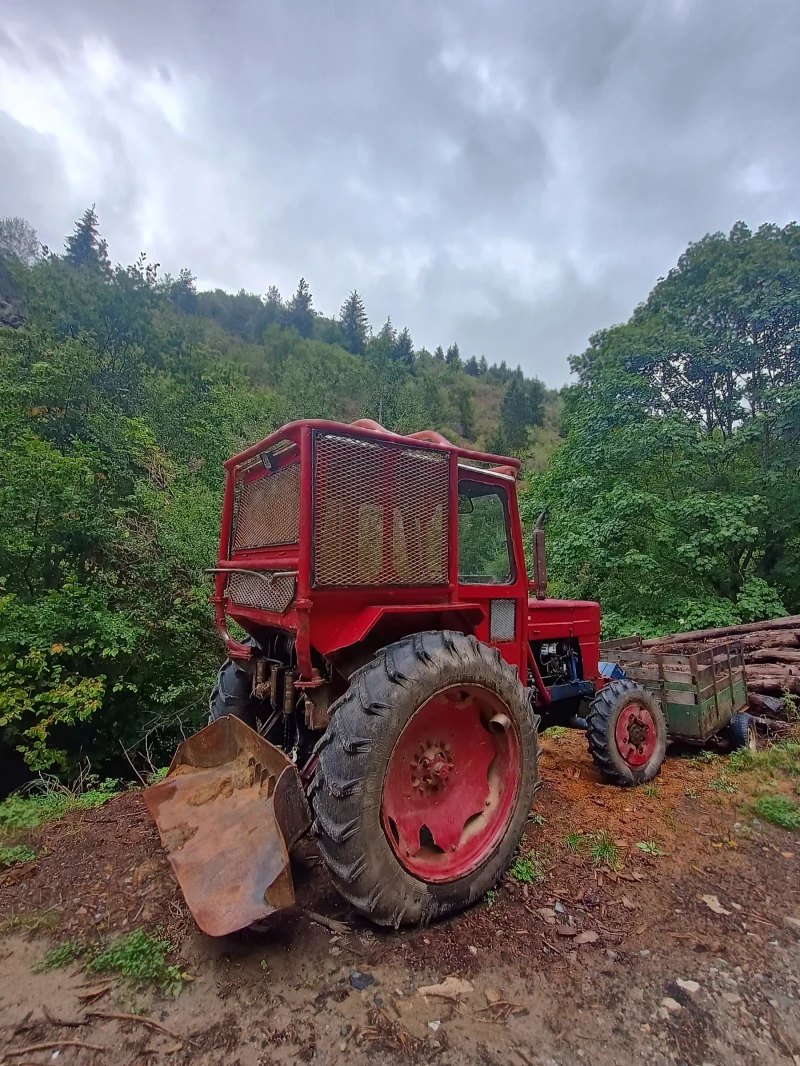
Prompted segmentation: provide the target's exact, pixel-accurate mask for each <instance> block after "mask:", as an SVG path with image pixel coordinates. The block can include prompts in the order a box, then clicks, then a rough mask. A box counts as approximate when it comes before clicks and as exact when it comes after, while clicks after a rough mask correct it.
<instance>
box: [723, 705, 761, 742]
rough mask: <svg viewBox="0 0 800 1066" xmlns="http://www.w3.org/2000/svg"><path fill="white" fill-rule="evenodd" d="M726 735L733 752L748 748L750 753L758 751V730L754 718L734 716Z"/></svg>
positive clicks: (744, 714)
mask: <svg viewBox="0 0 800 1066" xmlns="http://www.w3.org/2000/svg"><path fill="white" fill-rule="evenodd" d="M728 733H729V736H730V739H731V747H732V748H733V750H734V751H736V750H738V749H739V748H749V749H750V751H757V750H758V730H757V729H756V722H755V718H753V716H752V715H751V714H747V713H743V714H734V715H733V717H732V718H731V724H730V726H729V727H728Z"/></svg>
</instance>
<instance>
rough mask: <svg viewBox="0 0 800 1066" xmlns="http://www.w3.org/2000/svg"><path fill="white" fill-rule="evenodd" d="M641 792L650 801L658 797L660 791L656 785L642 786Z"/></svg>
mask: <svg viewBox="0 0 800 1066" xmlns="http://www.w3.org/2000/svg"><path fill="white" fill-rule="evenodd" d="M642 792H643V793H644V794H645V796H649V797H650V798H651V799H654V798H655V797H656V796H658V795H660V793H661V789H660V788H659V787H658V785H642Z"/></svg>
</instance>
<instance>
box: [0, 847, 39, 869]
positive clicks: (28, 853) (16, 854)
mask: <svg viewBox="0 0 800 1066" xmlns="http://www.w3.org/2000/svg"><path fill="white" fill-rule="evenodd" d="M35 858H36V852H35V851H34V850H33V848H31V847H28V845H27V844H16V845H15V846H13V847H8V848H0V866H16V864H17V863H18V862H33V860H34V859H35Z"/></svg>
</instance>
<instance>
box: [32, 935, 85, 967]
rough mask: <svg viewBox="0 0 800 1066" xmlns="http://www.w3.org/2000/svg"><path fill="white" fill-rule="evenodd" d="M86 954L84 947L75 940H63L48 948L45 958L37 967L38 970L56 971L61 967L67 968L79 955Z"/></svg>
mask: <svg viewBox="0 0 800 1066" xmlns="http://www.w3.org/2000/svg"><path fill="white" fill-rule="evenodd" d="M85 953H86V947H85V946H84V945H83V944H81V943H79V942H78V941H77V940H64V941H63V942H62V943H61V944H56V945H55V947H52V948H50V950H49V951H48V952H47V954H46V955H45V957H44V958H43V959H42V961H41V962H40V964H39V965H38V967H37V969H38V970H58V969H60V968H61V967H62V966H69V964H70V963H71V962H75V960H76V959H79V958H80V957H81V955H84V954H85Z"/></svg>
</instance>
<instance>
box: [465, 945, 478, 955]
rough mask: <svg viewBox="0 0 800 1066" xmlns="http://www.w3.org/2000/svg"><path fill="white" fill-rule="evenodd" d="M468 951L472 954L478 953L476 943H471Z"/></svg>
mask: <svg viewBox="0 0 800 1066" xmlns="http://www.w3.org/2000/svg"><path fill="white" fill-rule="evenodd" d="M467 951H468V952H469V953H470V955H477V954H478V949H477V948H476V947H475V945H474V944H470V946H469V947H468V948H467Z"/></svg>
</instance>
